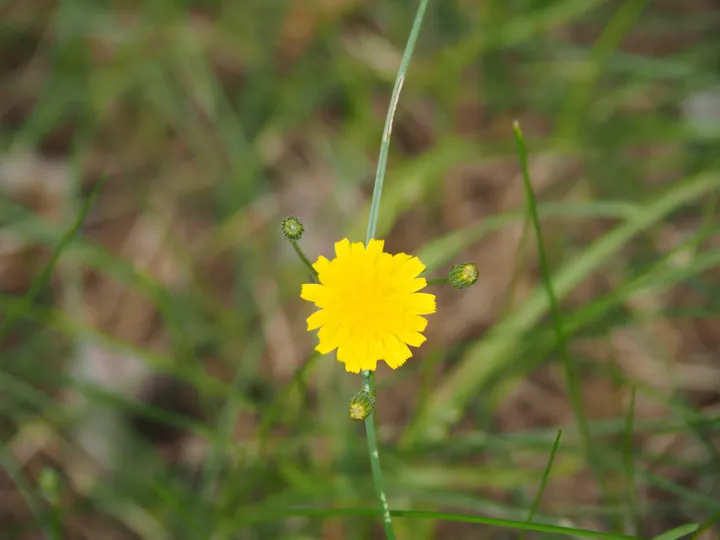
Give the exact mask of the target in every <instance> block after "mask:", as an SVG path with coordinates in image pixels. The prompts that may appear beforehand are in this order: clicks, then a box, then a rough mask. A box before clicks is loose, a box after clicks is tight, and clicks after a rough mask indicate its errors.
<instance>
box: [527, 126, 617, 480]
mask: <svg viewBox="0 0 720 540" xmlns="http://www.w3.org/2000/svg"><path fill="white" fill-rule="evenodd" d="M513 131H514V133H515V142H516V144H517V149H518V155H519V157H520V169H521V172H522V179H523V187H524V189H525V199H526V201H527V210H528V214H529V215H530V220H531V222H532V226H533V229H534V231H535V241H536V244H537V249H538V258H539V262H540V275H541V279H542V283H543V287H544V288H545V293H546V294H547V299H548V305H549V307H550V317H551V320H552V325H553V329H554V330H555V336H556V339H557V351H558V355H559V357H560V359H561V360H562V363H563V368H564V372H565V384H566V385H567V391H568V394H569V396H570V404H571V406H572V410H573V414H574V416H575V422H576V423H577V426H578V431H579V432H580V437H581V440H582V443H583V446H584V447H585V452H586V454H587V456H588V458H589V459H588V461H589V463H590V464H591V466H592V465H593V464H594V463H595V461H596V460H595V459H594V458H593V452H592V447H591V442H590V428H589V426H588V423H587V419H586V418H585V411H584V409H583V403H582V397H581V389H580V380H579V377H578V374H577V370H576V369H575V365H574V364H573V361H572V359H571V358H570V355H569V354H568V351H567V336H566V332H565V322H564V320H563V314H562V310H561V309H560V304H559V302H558V299H557V296H556V294H555V290H554V289H553V283H552V277H551V275H550V264H549V262H548V258H547V253H546V251H545V242H544V240H543V235H542V228H541V227H540V218H539V217H538V210H537V203H536V201H535V192H534V190H533V187H532V182H531V181H530V170H529V168H528V163H527V147H526V146H525V139H524V137H523V134H522V131H521V129H520V124H518V123H517V122H515V124H514V125H513ZM595 475H596V477H597V479H598V482H599V483H600V484H601V485H602V483H603V480H602V478H603V476H602V473H600V472H599V471H598V470H597V469H596V470H595Z"/></svg>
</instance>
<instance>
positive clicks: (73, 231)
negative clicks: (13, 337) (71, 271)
mask: <svg viewBox="0 0 720 540" xmlns="http://www.w3.org/2000/svg"><path fill="white" fill-rule="evenodd" d="M106 180H107V175H105V176H103V177H102V178H101V179H100V180H99V181H98V182H97V183H96V184H95V186H93V191H92V193H91V194H90V196H89V197H88V198H87V200H86V201H85V203H84V204H83V205H82V207H81V208H80V211H79V212H78V215H77V217H76V219H75V221H74V222H73V224H72V225H71V226H70V228H69V229H68V230H67V232H66V233H65V234H64V235H63V236H62V237H61V238H60V240H59V241H58V243H57V246H55V248H54V249H53V251H52V253H51V254H50V260H49V261H48V263H47V264H46V265H45V266H44V267H43V269H42V271H41V272H40V273H39V274H38V275H37V276H36V277H35V279H33V281H32V283H31V284H30V287H29V288H28V290H27V292H26V293H25V295H24V296H23V301H22V303H21V304H20V305H19V306H17V307H16V308H15V309H10V310H8V311H7V312H6V313H5V317H3V320H2V323H0V342H2V340H3V338H4V337H5V334H6V332H7V331H8V330H9V328H10V326H12V324H13V323H14V322H15V321H16V320H17V319H18V318H20V317H22V315H23V314H24V313H25V312H26V311H27V310H28V309H29V307H30V305H31V304H32V303H33V301H34V300H35V297H36V296H37V295H38V294H39V293H40V291H42V289H43V287H45V285H47V283H48V282H49V281H50V278H51V276H52V272H53V269H54V268H55V265H56V264H57V262H58V260H59V259H60V256H61V255H62V254H63V252H64V251H65V250H66V249H67V248H68V247H69V246H70V244H71V243H72V242H73V240H74V239H75V237H76V236H77V234H78V232H79V231H80V227H82V224H83V222H84V221H85V218H86V217H87V215H88V213H89V212H90V209H91V208H92V206H93V204H94V203H95V200H96V199H97V197H98V195H99V194H100V191H101V190H102V187H103V185H105V181H106Z"/></svg>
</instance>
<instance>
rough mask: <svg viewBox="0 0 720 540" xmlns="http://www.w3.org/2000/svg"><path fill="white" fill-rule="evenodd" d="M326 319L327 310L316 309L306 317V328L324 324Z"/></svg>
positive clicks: (312, 328) (310, 328)
mask: <svg viewBox="0 0 720 540" xmlns="http://www.w3.org/2000/svg"><path fill="white" fill-rule="evenodd" d="M326 320H327V312H326V311H325V310H324V309H321V310H320V311H316V312H315V313H313V314H312V315H310V316H309V317H308V318H307V329H308V331H310V330H315V329H316V328H320V327H321V326H322V325H323V324H325V321H326Z"/></svg>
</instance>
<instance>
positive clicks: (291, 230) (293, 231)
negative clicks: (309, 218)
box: [280, 216, 305, 240]
mask: <svg viewBox="0 0 720 540" xmlns="http://www.w3.org/2000/svg"><path fill="white" fill-rule="evenodd" d="M280 229H281V230H282V233H283V235H284V236H285V238H286V239H287V240H300V239H301V238H302V235H303V232H305V227H303V224H302V223H300V220H299V219H298V218H296V217H294V216H290V217H286V218H285V219H283V220H282V225H280Z"/></svg>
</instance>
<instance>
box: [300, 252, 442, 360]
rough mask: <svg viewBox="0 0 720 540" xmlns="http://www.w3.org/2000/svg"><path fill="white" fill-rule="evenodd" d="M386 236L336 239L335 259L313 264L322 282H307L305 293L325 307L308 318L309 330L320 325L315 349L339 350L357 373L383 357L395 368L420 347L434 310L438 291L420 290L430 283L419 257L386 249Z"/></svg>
mask: <svg viewBox="0 0 720 540" xmlns="http://www.w3.org/2000/svg"><path fill="white" fill-rule="evenodd" d="M384 246H385V243H384V242H383V241H382V240H370V242H369V243H368V245H367V247H366V246H365V245H363V244H362V243H361V242H356V243H352V244H351V243H350V241H349V240H348V239H347V238H346V239H344V240H341V241H340V242H337V243H336V244H335V258H334V259H332V260H328V259H326V258H325V257H319V258H318V260H317V262H315V264H313V268H315V270H317V273H318V279H319V280H320V284H309V285H303V286H302V292H301V294H300V296H301V298H303V299H305V300H308V301H309V302H313V303H314V304H315V305H316V306H317V307H319V308H320V310H319V311H316V312H315V313H313V314H312V315H310V317H308V320H307V323H308V331H311V330H315V329H317V328H319V329H320V331H319V332H318V337H319V339H320V343H319V345H318V346H317V347H316V350H317V351H318V352H320V353H321V354H327V353H329V352H331V351H333V350H335V349H337V359H338V360H339V361H340V362H343V363H344V364H345V369H346V370H347V371H350V372H352V373H359V372H360V370H374V369H375V368H376V367H377V362H378V360H385V362H386V363H387V365H388V366H390V367H391V368H393V369H395V368H397V367H399V366H401V365H402V364H404V363H405V361H406V360H407V359H408V358H410V357H411V356H412V352H410V349H409V348H408V345H410V346H412V347H419V346H420V345H421V344H422V343H423V342H424V341H425V336H423V335H422V333H421V332H423V331H424V330H425V327H426V326H427V319H425V317H422V315H427V314H430V313H435V296H434V295H432V294H428V293H421V292H418V291H420V290H421V289H423V288H425V287H426V286H427V281H426V280H425V279H424V278H421V277H418V276H419V275H420V274H421V273H422V272H423V270H425V265H423V264H422V263H421V262H420V260H419V259H418V258H417V257H412V256H410V255H406V254H405V253H398V254H396V255H391V254H390V253H384V252H383V247H384Z"/></svg>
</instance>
